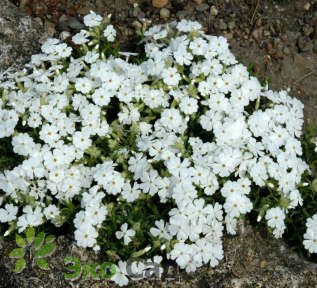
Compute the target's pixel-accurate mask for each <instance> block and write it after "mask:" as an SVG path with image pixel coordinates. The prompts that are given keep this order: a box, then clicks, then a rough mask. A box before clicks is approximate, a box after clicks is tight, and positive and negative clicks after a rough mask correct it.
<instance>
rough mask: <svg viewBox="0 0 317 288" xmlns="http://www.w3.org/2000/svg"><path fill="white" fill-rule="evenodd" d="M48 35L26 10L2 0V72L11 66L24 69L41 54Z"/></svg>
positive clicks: (0, 48) (0, 56) (0, 27)
mask: <svg viewBox="0 0 317 288" xmlns="http://www.w3.org/2000/svg"><path fill="white" fill-rule="evenodd" d="M47 37H48V35H47V34H46V33H45V31H44V29H43V26H41V25H40V23H39V22H38V21H35V20H34V19H33V18H32V17H31V16H29V15H28V14H27V13H26V12H25V10H24V9H22V8H18V7H16V6H15V5H13V4H12V3H11V2H10V1H9V0H1V9H0V72H1V71H4V70H6V69H7V68H9V67H10V66H11V65H12V66H13V67H14V68H19V69H20V68H22V66H23V64H25V63H26V62H28V61H29V60H30V58H31V55H32V54H35V53H37V52H39V50H40V46H41V42H43V41H44V40H45V39H46V38H47Z"/></svg>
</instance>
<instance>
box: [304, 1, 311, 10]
mask: <svg viewBox="0 0 317 288" xmlns="http://www.w3.org/2000/svg"><path fill="white" fill-rule="evenodd" d="M304 9H305V10H306V11H308V10H309V9H310V3H309V2H307V3H306V4H305V5H304Z"/></svg>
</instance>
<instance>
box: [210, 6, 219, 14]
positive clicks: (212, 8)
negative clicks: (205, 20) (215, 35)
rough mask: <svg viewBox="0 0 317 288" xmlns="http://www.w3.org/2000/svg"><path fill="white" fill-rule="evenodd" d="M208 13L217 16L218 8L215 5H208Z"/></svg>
mask: <svg viewBox="0 0 317 288" xmlns="http://www.w3.org/2000/svg"><path fill="white" fill-rule="evenodd" d="M210 15H211V16H217V15H218V9H217V8H216V6H214V5H213V6H211V7H210Z"/></svg>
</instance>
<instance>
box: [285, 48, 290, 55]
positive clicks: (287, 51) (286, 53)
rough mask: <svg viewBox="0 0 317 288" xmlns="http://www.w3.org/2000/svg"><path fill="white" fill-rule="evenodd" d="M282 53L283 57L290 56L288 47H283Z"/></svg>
mask: <svg viewBox="0 0 317 288" xmlns="http://www.w3.org/2000/svg"><path fill="white" fill-rule="evenodd" d="M283 53H284V54H285V55H289V54H291V50H290V49H289V48H288V47H284V49H283Z"/></svg>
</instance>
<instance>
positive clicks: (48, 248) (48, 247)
mask: <svg viewBox="0 0 317 288" xmlns="http://www.w3.org/2000/svg"><path fill="white" fill-rule="evenodd" d="M55 248H56V244H55V243H49V244H44V245H43V246H42V247H41V248H40V249H39V250H38V251H36V253H35V257H46V256H48V255H50V254H52V253H53V252H54V250H55Z"/></svg>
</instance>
